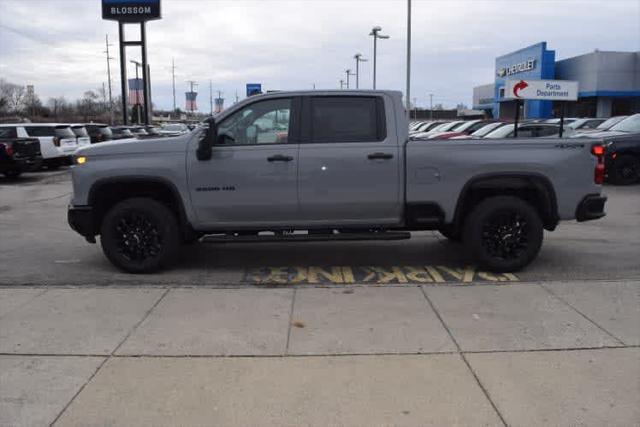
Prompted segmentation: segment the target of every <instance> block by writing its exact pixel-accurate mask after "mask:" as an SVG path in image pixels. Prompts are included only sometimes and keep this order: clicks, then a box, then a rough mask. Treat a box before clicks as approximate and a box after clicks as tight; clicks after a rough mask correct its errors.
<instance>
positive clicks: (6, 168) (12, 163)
mask: <svg viewBox="0 0 640 427" xmlns="http://www.w3.org/2000/svg"><path fill="white" fill-rule="evenodd" d="M5 129H7V130H11V128H5ZM3 130H4V129H2V128H0V172H1V173H3V174H4V176H6V177H7V178H16V177H18V176H19V175H20V174H21V173H22V172H25V171H30V170H36V169H39V168H40V166H41V165H42V156H41V154H40V140H38V138H14V137H7V135H6V132H5V133H3Z"/></svg>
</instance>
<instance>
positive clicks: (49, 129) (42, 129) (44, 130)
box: [24, 126, 56, 136]
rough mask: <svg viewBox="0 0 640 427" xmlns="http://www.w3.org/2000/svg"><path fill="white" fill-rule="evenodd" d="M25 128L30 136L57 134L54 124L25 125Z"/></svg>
mask: <svg viewBox="0 0 640 427" xmlns="http://www.w3.org/2000/svg"><path fill="white" fill-rule="evenodd" d="M24 130H25V131H26V132H27V135H29V136H56V129H55V128H54V127H53V126H25V127H24Z"/></svg>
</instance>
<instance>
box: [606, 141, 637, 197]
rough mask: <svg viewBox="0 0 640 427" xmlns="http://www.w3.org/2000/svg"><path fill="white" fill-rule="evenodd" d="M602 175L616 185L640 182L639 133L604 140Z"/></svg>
mask: <svg viewBox="0 0 640 427" xmlns="http://www.w3.org/2000/svg"><path fill="white" fill-rule="evenodd" d="M605 147H606V148H605V152H604V155H605V157H604V173H605V176H606V178H607V181H608V182H610V183H612V184H617V185H629V184H635V183H638V182H640V133H636V134H632V135H625V136H615V137H611V138H607V139H605Z"/></svg>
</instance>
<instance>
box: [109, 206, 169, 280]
mask: <svg viewBox="0 0 640 427" xmlns="http://www.w3.org/2000/svg"><path fill="white" fill-rule="evenodd" d="M100 234H101V236H100V242H101V244H102V250H103V252H104V254H105V255H106V256H107V258H108V259H109V261H111V262H112V263H113V264H114V265H115V266H116V267H118V268H120V269H121V270H124V271H126V272H128V273H152V272H154V271H157V270H159V269H160V268H162V267H163V266H165V265H167V263H168V262H169V261H170V260H171V258H172V257H173V255H174V254H175V250H176V248H177V247H178V244H179V242H180V235H179V230H178V223H177V221H176V217H175V215H174V214H173V212H171V211H170V210H169V208H167V207H166V206H165V205H163V204H162V203H160V202H157V201H155V200H153V199H148V198H133V199H127V200H124V201H122V202H119V203H118V204H116V205H115V206H114V207H113V208H111V209H110V210H109V212H107V214H106V215H105V217H104V220H103V221H102V226H101V230H100Z"/></svg>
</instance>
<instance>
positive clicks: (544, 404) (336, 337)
mask: <svg viewBox="0 0 640 427" xmlns="http://www.w3.org/2000/svg"><path fill="white" fill-rule="evenodd" d="M639 325H640V282H630V281H618V282H565V283H548V284H544V285H542V284H536V283H511V284H503V285H475V286H460V285H458V286H452V285H439V286H438V285H432V286H422V287H420V286H405V287H398V286H394V287H365V286H349V287H346V286H345V287H342V288H338V287H333V288H311V287H300V288H291V287H289V288H282V289H259V288H252V289H251V288H250V289H208V288H192V289H186V288H169V287H168V288H159V287H153V288H121V287H114V288H2V289H0V425H2V426H5V425H6V426H21V425H29V426H30V425H33V426H39V425H48V424H51V423H54V422H55V424H56V425H61V426H67V425H76V426H87V425H122V426H130V425H136V426H141V425H154V426H156V425H224V426H226V425H374V424H375V425H504V424H508V425H578V424H579V425H594V426H600V425H605V424H606V425H620V426H630V425H639V424H640V348H639V347H638V346H639V344H640V327H638V326H639Z"/></svg>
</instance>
